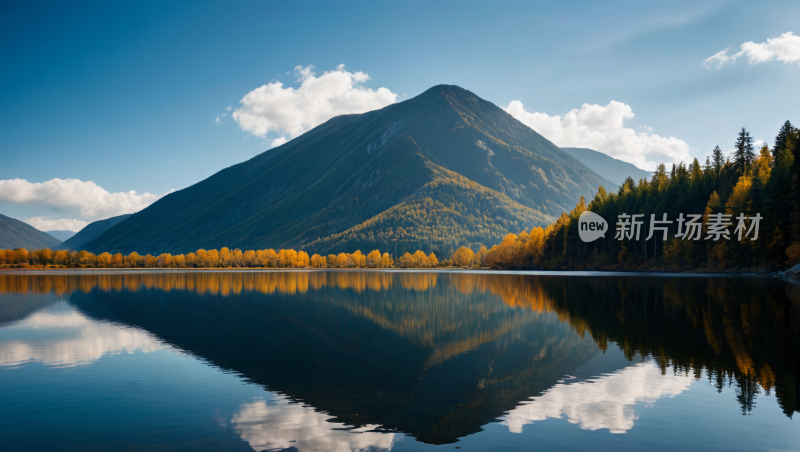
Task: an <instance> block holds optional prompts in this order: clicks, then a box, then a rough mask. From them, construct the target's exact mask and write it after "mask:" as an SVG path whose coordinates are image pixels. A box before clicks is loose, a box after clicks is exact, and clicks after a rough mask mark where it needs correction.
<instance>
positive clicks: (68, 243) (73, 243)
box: [58, 214, 131, 250]
mask: <svg viewBox="0 0 800 452" xmlns="http://www.w3.org/2000/svg"><path fill="white" fill-rule="evenodd" d="M130 216H131V214H124V215H118V216H116V217H111V218H106V219H105V220H97V221H93V222H91V223H89V224H87V225H86V226H85V227H84V228H83V229H81V230H80V231H78V232H76V233H74V235H73V236H72V237H70V238H68V239H67V240H64V242H63V243H62V244H60V245H59V246H58V249H60V250H79V249H81V247H82V246H84V245H85V244H86V243H88V242H91V241H92V240H94V239H96V238H97V237H99V236H100V234H102V233H104V232H105V231H107V230H108V229H109V228H111V227H113V226H115V225H116V224H117V223H119V222H121V221H122V220H125V219H126V218H128V217H130Z"/></svg>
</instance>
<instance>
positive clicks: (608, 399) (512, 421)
mask: <svg viewBox="0 0 800 452" xmlns="http://www.w3.org/2000/svg"><path fill="white" fill-rule="evenodd" d="M692 381H694V380H693V378H692V377H687V376H684V375H680V374H678V375H674V374H671V373H667V374H666V375H662V374H661V369H660V368H659V367H658V366H656V365H655V364H654V363H653V362H645V363H639V364H635V365H633V366H630V367H626V368H625V369H622V370H620V371H617V372H615V373H613V374H609V375H605V376H603V377H599V378H594V379H591V380H588V381H582V382H579V383H574V384H557V385H555V386H553V387H552V388H550V389H549V390H548V391H547V392H545V393H544V394H542V395H541V396H538V397H531V400H530V401H528V402H525V403H524V404H522V405H520V406H518V407H517V408H514V409H513V410H511V411H510V412H509V413H508V414H507V415H506V416H504V419H503V424H505V425H507V426H508V429H509V430H510V431H511V432H513V433H522V427H523V426H524V425H525V424H532V423H534V422H537V421H543V420H545V419H547V418H561V417H563V416H566V417H567V420H568V421H569V422H570V423H572V424H579V425H580V426H581V428H582V429H585V430H600V429H606V430H609V431H610V432H611V433H625V432H627V431H628V430H630V429H632V428H633V423H634V421H635V420H636V419H637V416H636V412H635V410H634V408H635V406H636V404H637V403H639V402H645V403H655V401H656V400H658V399H660V398H662V397H675V396H676V395H678V394H680V393H681V392H683V391H685V390H687V389H689V386H690V385H691V384H692Z"/></svg>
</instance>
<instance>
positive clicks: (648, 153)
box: [504, 100, 691, 170]
mask: <svg viewBox="0 0 800 452" xmlns="http://www.w3.org/2000/svg"><path fill="white" fill-rule="evenodd" d="M504 110H505V111H507V112H508V113H509V114H511V115H512V116H513V117H515V118H517V119H518V120H519V121H520V122H522V123H523V124H525V125H527V126H528V127H530V128H531V129H533V130H535V131H536V132H538V133H540V134H542V135H543V136H544V137H545V138H547V139H548V140H550V141H552V142H553V143H555V144H556V145H558V146H564V147H581V148H589V149H593V150H595V151H599V152H602V153H604V154H607V155H609V156H611V157H614V158H616V159H620V160H623V161H626V162H629V163H633V164H634V165H636V166H638V167H640V168H643V169H646V170H652V169H653V168H655V166H656V165H657V164H658V163H659V162H661V161H666V162H681V161H684V160H687V159H690V158H691V155H690V154H689V145H688V144H686V142H685V141H683V140H679V139H678V138H675V137H669V138H666V137H662V136H659V135H656V134H654V133H647V132H637V131H635V130H633V129H631V128H627V127H625V121H628V120H631V119H633V118H634V116H635V115H634V114H633V109H631V107H630V106H629V105H627V104H624V103H622V102H617V101H613V100H612V101H611V102H609V103H608V105H606V106H602V105H596V104H583V106H582V107H581V108H580V110H578V109H573V110H571V111H570V112H569V113H567V114H565V115H564V116H563V117H561V116H558V115H556V116H550V115H548V114H546V113H539V112H533V113H532V112H529V111H527V110H525V108H524V106H523V105H522V102H520V101H518V100H514V101H511V103H509V104H508V106H507V107H505V108H504Z"/></svg>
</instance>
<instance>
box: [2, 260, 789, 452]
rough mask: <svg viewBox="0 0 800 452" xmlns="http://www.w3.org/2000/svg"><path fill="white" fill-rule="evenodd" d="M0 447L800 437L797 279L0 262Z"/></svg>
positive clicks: (731, 441)
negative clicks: (87, 268)
mask: <svg viewBox="0 0 800 452" xmlns="http://www.w3.org/2000/svg"><path fill="white" fill-rule="evenodd" d="M0 401H2V403H0V449H2V450H3V451H17V450H81V451H83V450H102V451H106V450H123V449H125V450H148V451H150V450H242V451H253V450H255V451H262V450H270V451H273V450H282V451H301V452H312V451H314V452H315V451H351V450H357V451H365V450H369V451H374V450H391V451H406V450H434V449H441V450H455V449H459V450H472V451H486V450H502V451H516V450H609V451H612V450H613V451H620V450H642V449H649V450H671V451H672V450H720V451H732V450H795V451H797V450H800V415H799V413H798V411H800V286H797V285H791V284H787V283H783V282H781V281H778V280H774V279H769V278H756V277H752V278H751V277H707V276H676V275H671V276H670V275H635V276H634V275H621V274H616V275H602V274H591V273H586V274H580V275H565V274H498V273H472V272H450V273H448V272H439V273H437V272H391V271H285V272H281V271H272V272H269V271H263V272H262V271H251V272H234V271H231V272H227V271H218V272H210V271H205V272H204V271H199V272H180V271H171V272H124V271H122V272H51V273H48V272H25V273H0Z"/></svg>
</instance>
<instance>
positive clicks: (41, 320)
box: [0, 301, 166, 367]
mask: <svg viewBox="0 0 800 452" xmlns="http://www.w3.org/2000/svg"><path fill="white" fill-rule="evenodd" d="M165 347H166V346H165V345H164V344H163V343H162V342H161V341H159V340H158V339H156V338H155V337H154V336H153V335H152V334H150V333H148V332H147V331H144V330H141V329H138V328H131V327H127V326H123V325H118V324H115V323H112V322H107V321H99V320H92V319H91V318H89V317H86V316H85V315H83V314H82V313H81V312H80V311H78V310H77V309H76V308H75V307H73V306H72V305H70V304H69V303H67V302H65V301H60V302H58V303H55V304H53V305H51V306H49V307H47V308H45V309H41V310H39V311H36V312H34V313H33V314H31V315H29V316H27V317H25V318H24V319H22V320H19V321H17V322H14V323H11V324H9V325H6V326H4V327H3V328H0V366H11V367H16V366H20V365H23V364H26V363H31V362H39V363H42V364H45V365H48V366H54V367H74V366H80V365H87V364H91V363H93V362H95V361H97V360H98V359H100V358H101V357H103V356H104V355H115V354H119V353H123V352H124V353H133V352H136V351H141V352H143V353H150V352H154V351H156V350H160V349H162V348H165Z"/></svg>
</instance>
